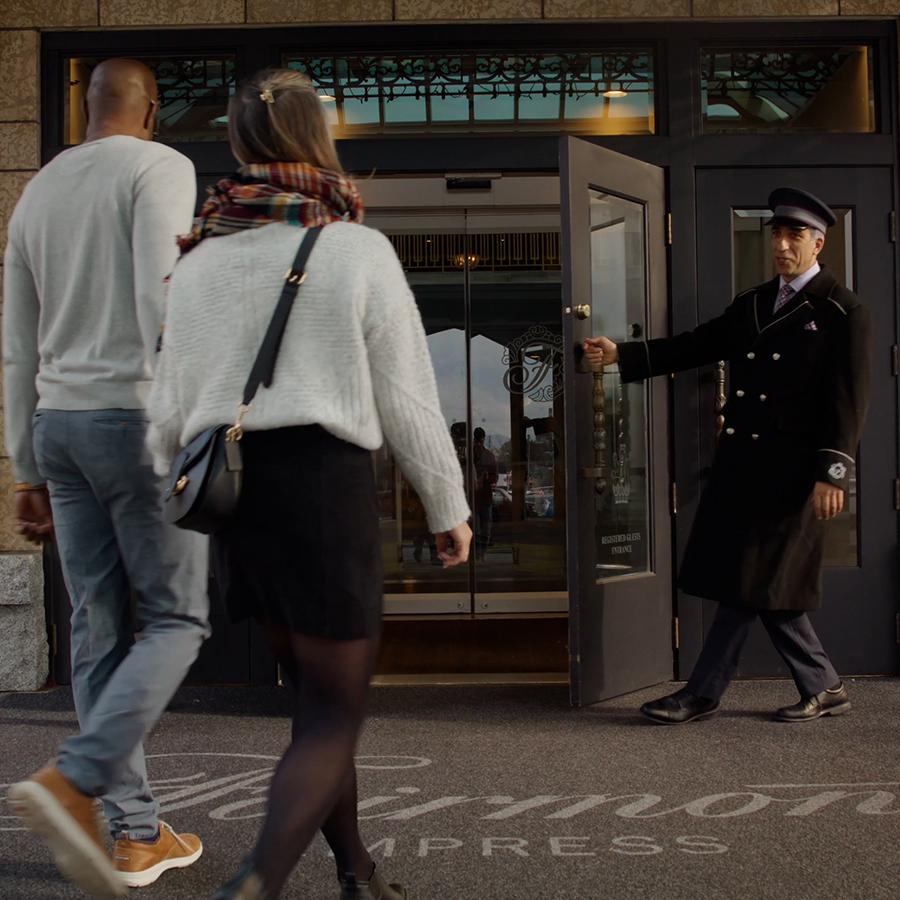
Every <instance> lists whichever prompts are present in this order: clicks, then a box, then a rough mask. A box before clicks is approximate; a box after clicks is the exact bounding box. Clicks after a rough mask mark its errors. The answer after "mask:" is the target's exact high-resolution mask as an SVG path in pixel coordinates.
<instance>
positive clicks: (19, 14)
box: [0, 0, 900, 690]
mask: <svg viewBox="0 0 900 900" xmlns="http://www.w3.org/2000/svg"><path fill="white" fill-rule="evenodd" d="M897 15H900V0H456V2H453V3H451V2H448V0H192V2H190V3H185V2H184V0H142V2H140V3H138V2H133V0H5V2H4V3H3V5H2V6H0V248H2V247H4V246H5V244H6V224H7V221H8V219H9V214H10V212H11V211H12V208H13V206H14V205H15V202H16V200H17V199H18V196H19V194H20V193H21V191H22V188H23V187H24V186H25V184H26V183H27V182H28V180H29V178H31V176H32V175H33V174H34V172H35V171H36V170H37V169H38V167H39V163H40V121H41V120H40V109H39V96H40V94H39V89H38V88H39V85H38V78H39V72H40V64H39V50H40V32H41V31H42V30H64V29H69V28H71V29H75V28H110V29H114V28H123V27H130V28H135V27H137V28H143V27H148V28H150V27H152V28H178V27H182V28H185V27H193V26H218V25H221V26H229V25H242V24H250V25H253V26H260V25H285V24H291V25H303V24H324V23H329V22H341V23H369V22H382V23H383V22H398V23H401V22H452V21H456V22H458V21H460V20H462V21H471V20H475V19H478V20H493V21H508V22H537V21H542V20H543V21H564V20H579V19H580V20H592V19H616V20H625V19H640V20H648V19H673V20H682V21H683V20H689V19H691V18H694V19H729V18H742V17H745V18H753V19H759V18H761V17H772V18H775V17H779V16H790V17H792V18H798V17H809V18H813V17H838V16H857V17H859V16H879V17H888V16H897ZM0 303H2V300H0ZM0 311H2V306H0ZM0 423H2V407H0ZM12 482H13V477H12V473H11V471H10V465H9V460H8V459H7V458H6V456H5V450H3V449H0V690H23V689H35V688H38V687H40V686H41V685H42V684H43V683H44V680H45V679H46V675H47V647H46V640H45V638H44V610H43V603H42V600H41V597H42V584H43V582H42V575H41V566H40V557H39V556H38V555H37V554H35V552H34V550H33V548H32V547H31V546H30V545H28V544H27V543H25V542H24V541H23V540H22V539H21V538H20V537H19V536H18V535H17V534H16V533H15V530H14V527H13V525H14V513H13V491H12Z"/></svg>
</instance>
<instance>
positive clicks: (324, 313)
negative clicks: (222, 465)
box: [148, 222, 469, 532]
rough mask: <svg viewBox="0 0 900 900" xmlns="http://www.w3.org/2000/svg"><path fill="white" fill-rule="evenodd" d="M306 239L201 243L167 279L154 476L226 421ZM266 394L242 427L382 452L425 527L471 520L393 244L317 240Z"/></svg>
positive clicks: (342, 225) (340, 225) (285, 230)
mask: <svg viewBox="0 0 900 900" xmlns="http://www.w3.org/2000/svg"><path fill="white" fill-rule="evenodd" d="M305 233H306V232H305V230H304V229H300V228H296V227H292V226H289V225H282V224H272V225H265V226H263V227H261V228H254V229H249V230H247V231H243V232H239V233H237V234H233V235H228V236H225V237H213V238H207V239H206V240H204V241H202V242H201V243H200V245H199V246H197V247H196V248H195V249H193V250H192V251H191V252H190V253H189V254H188V255H187V256H185V257H184V258H183V259H182V260H181V261H180V262H179V263H178V264H177V266H176V267H175V271H174V273H173V275H172V280H171V285H170V292H169V300H168V309H167V312H166V325H165V331H164V334H163V349H162V352H161V354H160V358H159V362H158V366H157V371H156V377H155V380H154V382H153V387H152V389H151V392H150V399H149V403H148V414H149V416H150V422H151V428H150V433H149V437H148V441H149V445H150V449H151V451H152V452H153V455H154V461H155V467H156V469H157V471H158V472H159V473H160V474H164V473H167V472H168V469H169V466H170V464H171V460H172V458H173V456H174V455H175V454H176V453H177V452H178V450H179V449H180V447H181V446H183V445H184V444H185V443H187V442H188V441H189V440H190V439H191V438H193V437H194V436H195V435H197V434H199V433H200V432H201V431H203V430H204V429H205V428H208V427H210V426H211V425H216V424H220V423H223V422H231V421H233V420H234V417H235V414H236V412H237V406H238V404H239V403H240V400H241V395H242V392H243V389H244V384H245V382H246V380H247V376H248V375H249V373H250V368H251V366H252V364H253V360H254V359H255V357H256V353H257V351H258V350H259V346H260V344H261V342H262V338H263V334H264V333H265V330H266V328H267V326H268V324H269V320H270V319H271V316H272V311H273V310H274V308H275V304H276V303H277V300H278V296H279V294H280V292H281V287H282V284H283V280H284V274H285V272H286V271H287V270H288V269H289V268H290V266H291V263H292V261H293V259H294V255H295V254H296V252H297V248H298V247H299V245H300V241H301V240H302V238H303V235H304V234H305ZM306 269H307V273H308V278H307V280H306V282H305V283H304V284H303V285H302V286H301V287H300V290H299V292H298V294H297V299H296V301H295V303H294V308H293V311H292V312H291V316H290V319H289V320H288V323H287V328H286V330H285V334H284V340H283V342H282V344H281V350H280V352H279V356H278V362H277V364H276V367H275V377H274V381H273V383H272V386H271V387H270V388H265V387H260V389H259V391H258V393H257V395H256V399H255V400H254V401H253V404H252V405H251V408H250V411H249V412H248V414H247V416H246V418H245V420H244V426H245V428H246V429H248V430H262V429H270V428H281V427H284V426H289V425H308V424H314V423H317V424H319V425H321V426H322V427H323V428H325V429H327V430H328V431H330V432H331V433H332V434H334V435H336V436H337V437H339V438H342V439H343V440H346V441H350V442H352V443H354V444H357V445H359V446H361V447H365V448H366V449H369V450H375V449H377V448H378V447H380V446H381V444H382V441H383V439H384V438H385V437H386V438H387V441H388V443H389V445H390V447H391V450H392V451H393V453H394V455H395V457H396V458H397V460H398V462H399V464H400V467H401V469H402V470H403V473H404V474H405V475H406V477H407V478H408V479H409V480H410V482H411V483H412V485H413V487H414V488H415V489H416V491H417V492H418V494H419V496H420V497H421V498H422V502H423V504H424V506H425V511H426V514H427V516H428V523H429V527H430V528H431V530H432V531H434V532H440V531H447V530H449V529H450V528H452V527H454V526H455V525H458V524H460V523H462V522H464V521H466V519H467V518H468V517H469V507H468V504H467V503H466V497H465V493H464V491H463V479H462V471H461V469H460V465H459V461H458V460H457V458H456V453H455V452H454V448H453V442H452V440H451V438H450V434H449V431H448V428H447V425H446V423H445V421H444V417H443V415H442V414H441V409H440V402H439V400H438V394H437V387H436V385H435V379H434V371H433V369H432V366H431V358H430V356H429V354H428V347H427V344H426V341H425V331H424V329H423V327H422V320H421V318H420V316H419V312H418V309H417V307H416V304H415V300H414V298H413V295H412V292H411V291H410V289H409V286H408V284H407V282H406V277H405V275H404V273H403V269H402V268H401V267H400V262H399V260H398V259H397V257H396V254H395V253H394V249H393V247H392V246H391V244H390V242H389V241H388V240H387V238H385V237H384V236H383V235H382V234H380V233H379V232H377V231H374V230H373V229H371V228H366V227H365V226H363V225H357V224H353V223H350V222H336V223H334V224H332V225H328V226H327V227H326V228H325V229H324V230H323V232H322V234H321V235H320V236H319V239H318V242H317V243H316V246H315V247H314V248H313V251H312V255H311V256H310V259H309V262H308V264H307V266H306Z"/></svg>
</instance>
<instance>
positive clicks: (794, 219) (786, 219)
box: [766, 188, 837, 232]
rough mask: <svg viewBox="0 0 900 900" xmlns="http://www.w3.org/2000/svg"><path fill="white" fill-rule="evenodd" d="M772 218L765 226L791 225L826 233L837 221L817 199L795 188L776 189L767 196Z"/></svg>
mask: <svg viewBox="0 0 900 900" xmlns="http://www.w3.org/2000/svg"><path fill="white" fill-rule="evenodd" d="M769 209H771V210H772V213H773V214H772V218H771V219H769V221H768V222H766V225H793V226H794V227H797V226H799V227H801V228H818V229H819V231H822V232H824V231H827V230H828V228H830V227H831V226H832V225H834V223H835V222H836V221H837V218H836V217H835V215H834V213H833V212H832V211H831V210H830V209H829V208H828V207H827V206H826V205H825V204H824V203H823V202H822V201H821V200H820V199H819V198H818V197H815V196H813V195H812V194H808V193H807V192H806V191H801V190H798V189H797V188H778V189H777V190H774V191H772V193H771V194H769Z"/></svg>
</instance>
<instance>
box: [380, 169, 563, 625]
mask: <svg viewBox="0 0 900 900" xmlns="http://www.w3.org/2000/svg"><path fill="white" fill-rule="evenodd" d="M385 181H386V182H387V184H385V185H379V184H378V183H377V182H369V183H368V188H367V186H366V184H365V183H364V184H363V191H364V198H365V199H366V201H367V206H368V209H369V212H368V215H367V220H366V221H367V224H369V225H371V226H372V227H375V228H378V229H379V230H380V231H382V232H383V233H384V234H385V235H387V237H388V238H389V240H390V241H391V242H392V243H393V245H394V248H395V249H396V251H397V254H398V256H399V258H400V260H401V262H402V264H403V266H404V269H405V271H406V274H407V278H408V280H409V283H410V287H411V288H412V291H413V293H414V295H415V298H416V302H417V305H418V307H419V312H420V314H421V316H422V321H423V324H424V326H425V331H426V334H427V336H428V346H429V351H430V353H431V357H432V361H433V364H434V368H435V375H436V378H437V384H438V391H439V393H440V398H441V406H442V409H443V412H444V415H445V418H446V425H447V429H448V431H449V432H450V434H451V436H452V439H453V443H454V445H455V446H456V449H457V456H458V458H459V462H460V466H461V467H462V469H463V472H464V475H465V483H466V490H467V492H468V497H469V504H470V506H471V508H472V512H473V517H472V528H473V532H474V536H475V539H474V542H473V550H472V556H471V559H470V562H469V564H468V566H466V567H458V568H455V569H449V570H444V569H442V568H441V566H440V563H439V562H438V561H437V555H436V553H435V549H434V545H433V542H432V536H431V535H430V533H429V532H428V528H427V523H426V521H425V514H424V509H423V507H422V503H421V501H420V500H419V498H418V497H417V496H416V494H415V491H413V489H412V487H411V486H410V485H409V484H408V482H407V481H406V480H405V478H403V476H402V473H401V472H400V470H399V468H398V466H397V465H396V463H395V461H394V459H393V456H392V455H391V453H390V450H389V448H387V447H385V448H382V450H381V451H379V453H378V454H377V455H376V475H377V479H378V490H379V498H380V512H381V527H382V548H383V555H384V563H385V610H386V612H387V613H388V614H407V615H410V614H412V615H423V614H445V615H446V614H457V615H460V614H464V615H466V614H468V615H471V614H475V615H492V614H497V613H554V612H555V613H564V612H565V611H566V610H567V606H568V596H567V572H566V556H565V547H566V528H565V521H566V496H565V483H566V482H565V479H566V475H565V429H564V419H563V415H564V390H563V381H564V380H563V342H562V317H561V311H560V310H561V290H562V287H561V259H560V227H559V209H558V206H557V203H558V181H557V180H556V179H522V178H520V179H510V180H506V183H505V184H503V185H502V187H501V186H500V185H499V184H498V185H497V187H496V189H493V190H491V192H490V193H488V192H484V191H482V192H480V193H468V192H464V193H465V196H463V197H462V198H457V197H455V196H452V195H450V192H449V191H448V190H447V188H446V183H445V181H444V179H390V180H385ZM510 181H517V182H527V183H528V186H529V190H528V192H525V191H522V190H516V189H515V188H514V186H513V185H511V184H510ZM366 194H368V195H369V196H365V195H366ZM523 196H527V197H530V198H531V200H532V203H533V204H534V203H535V202H536V203H537V205H530V206H522V205H521V199H520V198H521V197H523ZM504 198H506V199H504ZM516 198H519V199H518V201H517V199H516ZM416 200H418V201H419V202H420V203H421V202H423V200H424V201H427V202H430V203H431V204H438V203H439V204H441V205H440V206H436V205H431V206H430V207H425V208H421V207H420V208H415V207H412V208H410V207H406V206H400V207H398V206H397V204H398V203H399V204H403V203H405V202H410V201H411V202H412V203H415V202H416ZM509 200H511V201H512V202H511V203H508V201H509ZM541 201H545V202H543V203H542V202H541ZM517 202H518V205H516V203H517ZM380 203H381V204H384V205H379V204H380ZM388 203H390V206H388ZM391 207H393V208H391Z"/></svg>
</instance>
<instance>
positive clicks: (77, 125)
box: [64, 55, 236, 145]
mask: <svg viewBox="0 0 900 900" xmlns="http://www.w3.org/2000/svg"><path fill="white" fill-rule="evenodd" d="M132 58H133V59H138V60H140V61H141V62H142V63H144V64H145V65H147V66H149V68H150V69H151V70H152V72H153V74H154V75H155V76H156V83H157V86H158V89H159V116H158V119H157V129H158V132H159V140H161V141H163V142H164V143H166V144H174V143H180V142H190V141H224V140H227V139H228V98H229V97H230V96H231V95H232V94H233V93H234V90H235V86H236V75H235V58H234V56H233V55H221V56H212V55H203V56H190V57H179V56H134V57H132ZM102 61H103V60H102V59H101V58H100V57H84V56H82V57H70V58H69V59H67V60H66V65H65V67H64V71H65V73H66V76H67V83H66V85H65V87H66V90H65V94H64V96H65V99H66V102H65V122H64V134H65V143H66V144H69V145H71V144H80V143H81V141H82V140H84V132H85V118H84V98H85V96H86V94H87V87H88V82H89V81H90V79H91V73H92V72H93V71H94V69H95V67H96V66H97V65H99V63H101V62H102Z"/></svg>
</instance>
